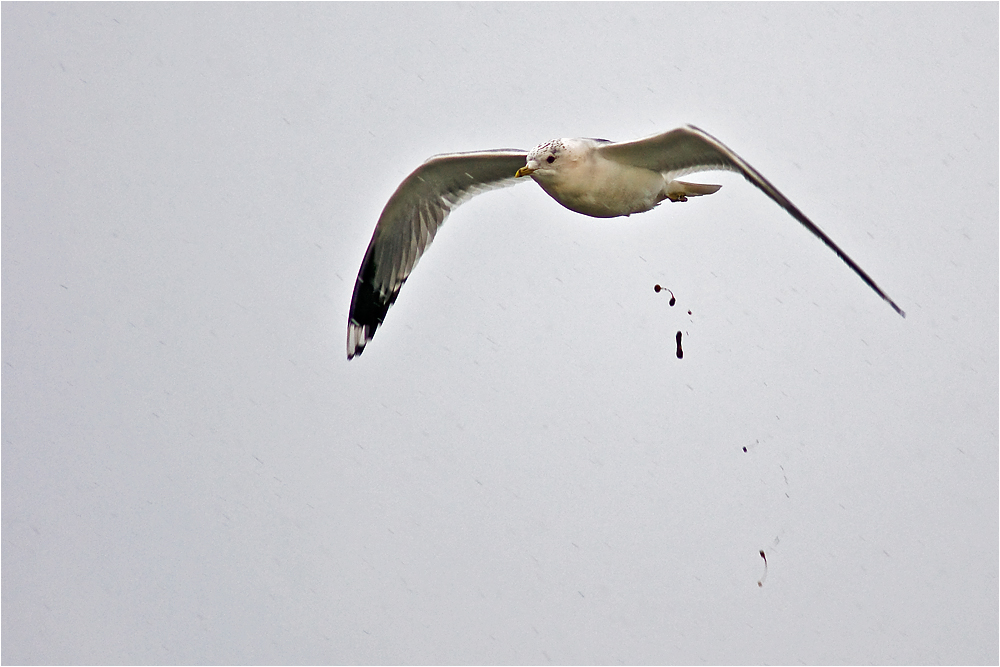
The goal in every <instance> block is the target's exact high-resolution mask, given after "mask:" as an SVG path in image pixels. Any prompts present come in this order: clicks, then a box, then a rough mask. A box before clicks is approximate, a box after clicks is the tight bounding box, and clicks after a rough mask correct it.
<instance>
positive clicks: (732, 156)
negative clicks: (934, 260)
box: [347, 125, 906, 359]
mask: <svg viewBox="0 0 1000 667" xmlns="http://www.w3.org/2000/svg"><path fill="white" fill-rule="evenodd" d="M717 170H724V171H735V172H737V173H739V174H742V175H743V177H744V178H745V179H747V180H748V181H750V182H751V183H752V184H753V185H755V186H757V187H758V188H759V189H760V190H761V191H763V192H764V194H766V195H767V196H768V197H770V198H771V199H773V200H774V201H775V202H777V204H778V205H779V206H781V207H782V208H783V209H785V210H786V211H787V212H788V213H789V214H790V215H791V216H792V217H793V218H795V219H796V220H798V221H799V222H800V223H802V225H804V226H805V228H806V229H808V230H809V231H810V232H812V233H813V234H815V235H816V236H818V237H819V238H820V240H822V241H823V243H825V244H826V245H827V246H828V247H829V248H830V249H831V250H833V251H834V252H835V253H837V256H838V257H840V258H841V259H842V260H844V262H845V263H846V264H847V265H848V266H849V267H851V269H853V270H854V272H855V273H857V274H858V276H860V277H861V279H862V280H863V281H865V283H866V284H867V285H868V286H869V287H871V288H872V289H873V290H875V293H876V294H878V295H879V296H880V297H882V299H884V300H885V301H886V302H888V304H889V305H890V306H892V308H893V309H894V310H895V311H896V312H897V313H899V314H900V315H901V316H903V317H906V313H904V312H903V311H902V309H900V307H899V306H897V305H896V303H895V302H894V301H893V300H892V299H890V298H889V297H888V296H887V295H886V293H885V292H883V291H882V289H881V288H880V287H879V286H878V285H876V284H875V281H874V280H872V279H871V278H870V277H869V276H868V274H867V273H865V272H864V270H863V269H862V268H861V267H860V266H858V265H857V264H856V263H855V262H854V260H852V259H851V258H850V257H848V256H847V253H845V252H844V251H843V250H841V249H840V248H839V247H838V246H837V244H836V243H834V242H833V241H832V240H831V239H830V237H829V236H827V235H826V234H825V233H824V232H823V231H822V230H821V229H820V228H819V227H817V226H816V225H815V224H813V222H812V221H811V220H810V219H809V218H807V217H806V216H805V215H804V214H803V213H802V211H800V210H799V209H798V208H797V207H796V206H795V205H794V204H792V202H790V201H788V199H787V198H786V197H785V196H784V195H783V194H781V193H780V192H778V190H777V188H775V187H774V186H773V185H771V183H770V181H768V180H767V179H766V178H764V177H763V176H761V174H760V172H758V171H757V170H756V169H754V168H753V167H751V166H750V165H749V164H748V163H747V162H746V161H745V160H744V159H743V158H741V157H740V156H739V155H737V154H736V153H734V152H733V151H732V150H730V149H729V148H728V147H727V146H725V145H724V144H723V143H722V142H721V141H719V140H718V139H716V138H715V137H713V136H712V135H710V134H708V133H707V132H705V131H704V130H700V129H698V128H697V127H694V126H693V125H687V126H685V127H681V128H678V129H676V130H671V131H670V132H664V133H663V134H657V135H654V136H651V137H646V138H645V139H638V140H636V141H625V142H612V141H608V140H606V139H553V140H552V141H548V142H546V143H543V144H539V145H538V146H536V147H534V148H532V149H531V150H530V151H527V152H525V151H523V150H517V149H497V150H486V151H475V152H469V153H446V154H443V155H435V156H434V157H431V158H429V159H428V160H427V161H426V162H424V163H423V164H422V165H420V166H419V167H417V169H416V170H415V171H414V172H413V173H412V174H410V175H409V176H407V177H406V178H405V179H404V180H403V182H402V183H400V184H399V187H398V188H396V192H395V193H393V195H392V196H391V197H390V198H389V201H388V202H387V203H386V205H385V208H384V209H383V210H382V215H381V216H379V219H378V224H377V225H375V233H374V234H373V235H372V240H371V243H369V244H368V250H367V252H365V258H364V261H362V262H361V270H360V271H359V272H358V279H357V282H356V283H355V285H354V296H353V297H352V299H351V312H350V315H349V318H348V323H347V358H348V359H352V358H353V357H356V356H357V355H359V354H361V352H362V351H363V350H364V349H365V345H367V344H368V341H370V340H371V339H372V337H373V336H374V335H375V330H376V329H378V327H379V325H381V324H382V322H383V321H384V320H385V315H386V312H387V311H388V310H389V306H391V305H392V304H393V303H394V302H395V301H396V297H397V296H398V295H399V290H400V288H401V287H402V286H403V283H404V282H406V279H407V277H409V275H410V272H411V271H413V267H414V266H415V265H416V263H417V260H419V259H420V256H421V255H422V254H423V253H424V251H425V250H427V247H428V246H429V245H430V244H431V241H432V240H433V239H434V235H435V234H436V233H437V230H438V228H440V227H441V224H442V223H443V222H444V220H445V218H447V217H448V214H449V213H451V211H452V210H453V209H455V207H457V206H458V205H459V204H462V203H463V202H465V201H467V200H468V199H470V198H471V197H473V196H475V195H477V194H479V193H481V192H485V191H487V190H492V189H495V188H501V187H506V186H509V185H513V184H515V183H517V182H518V181H519V180H526V179H524V177H526V176H530V177H531V178H532V179H533V180H534V181H535V182H536V183H538V185H540V186H541V188H542V189H543V190H544V191H545V192H546V193H548V194H549V196H551V197H552V198H553V199H555V200H556V201H557V202H559V203H560V204H562V205H563V206H565V207H566V208H568V209H570V210H571V211H576V212H577V213H582V214H584V215H589V216H592V217H595V218H614V217H618V216H623V215H624V216H628V215H631V214H633V213H642V212H644V211H649V210H651V209H652V208H654V207H655V206H657V205H658V204H659V203H660V202H662V201H664V200H665V199H669V200H670V201H673V202H683V201H687V200H688V197H700V196H703V195H710V194H712V193H714V192H717V191H718V190H719V188H721V187H722V186H721V185H702V184H698V183H687V182H685V181H680V180H677V179H678V178H679V177H681V176H684V175H685V174H690V173H693V172H699V171H717Z"/></svg>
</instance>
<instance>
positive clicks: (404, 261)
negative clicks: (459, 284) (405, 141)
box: [347, 149, 527, 359]
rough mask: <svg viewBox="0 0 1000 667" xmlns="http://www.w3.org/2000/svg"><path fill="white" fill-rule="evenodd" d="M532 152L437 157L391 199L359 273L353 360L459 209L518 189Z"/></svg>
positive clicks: (350, 348) (352, 319) (351, 334)
mask: <svg viewBox="0 0 1000 667" xmlns="http://www.w3.org/2000/svg"><path fill="white" fill-rule="evenodd" d="M526 158H527V152H526V151H523V150H518V149H499V150H490V151H477V152H472V153H448V154H445V155H435V156H434V157H432V158H430V159H428V160H427V161H426V162H424V163H423V164H422V165H420V166H419V167H417V169H416V170H415V171H414V172H413V173H412V174H410V175H409V176H407V177H406V178H405V179H404V180H403V182H402V183H400V184H399V187H398V188H396V192H394V193H393V195H392V196H391V197H390V198H389V201H388V202H387V203H386V205H385V208H384V209H382V215H381V216H379V219H378V224H377V225H376V226H375V233H374V234H373V235H372V240H371V242H370V243H369V245H368V250H367V252H366V253H365V258H364V261H363V262H362V263H361V269H360V271H359V272H358V279H357V282H356V283H355V286H354V296H353V297H352V299H351V311H350V316H349V319H348V324H347V357H348V359H350V358H352V357H354V356H356V355H358V354H361V351H362V350H363V349H364V347H365V345H366V344H367V342H368V341H369V340H371V339H372V337H373V336H374V335H375V330H376V329H377V328H378V326H379V325H380V324H381V323H382V320H383V319H384V318H385V313H386V311H387V310H388V309H389V306H391V305H392V304H393V302H395V300H396V296H397V295H398V294H399V290H400V288H401V287H402V286H403V283H404V282H406V279H407V277H409V275H410V272H411V271H413V267H414V266H416V264H417V261H418V260H419V259H420V256H421V255H422V254H423V253H424V251H426V250H427V247H428V246H429V245H430V244H431V241H433V240H434V235H435V234H436V233H437V230H438V229H439V228H440V227H441V225H442V224H443V223H444V221H445V218H447V217H448V214H449V213H451V211H452V210H453V209H455V208H456V207H457V206H459V205H460V204H462V203H463V202H465V201H468V200H469V199H470V198H472V197H474V196H475V195H477V194H480V193H481V192H485V191H487V190H493V189H495V188H502V187H506V186H509V185H513V184H514V183H516V181H515V179H514V174H515V173H516V172H517V170H518V168H520V167H523V166H524V164H525V160H526Z"/></svg>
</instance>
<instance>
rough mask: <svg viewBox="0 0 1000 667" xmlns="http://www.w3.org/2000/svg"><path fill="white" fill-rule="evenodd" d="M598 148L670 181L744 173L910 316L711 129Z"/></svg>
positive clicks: (683, 129)
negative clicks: (722, 172) (699, 175)
mask: <svg viewBox="0 0 1000 667" xmlns="http://www.w3.org/2000/svg"><path fill="white" fill-rule="evenodd" d="M596 150H597V151H598V152H599V154H600V155H602V156H603V157H605V158H607V159H609V160H613V161H615V162H619V163H621V164H628V165H633V166H637V167H645V168H646V169H651V170H653V171H658V172H660V173H662V174H663V175H664V177H665V178H666V179H667V181H668V182H669V181H671V180H673V179H675V178H677V177H679V176H683V175H684V174H690V173H693V172H697V171H711V170H718V169H722V170H726V171H735V172H738V173H740V174H742V175H743V178H745V179H747V180H748V181H750V182H751V183H753V184H754V185H755V186H757V187H758V188H760V190H761V191H763V192H764V194H766V195H767V196H768V197H770V198H771V199H773V200H774V201H775V202H776V203H777V204H778V205H779V206H781V207H782V208H783V209H785V210H786V211H787V212H788V213H789V214H790V215H791V216H792V217H793V218H795V219H796V220H798V221H799V222H800V223H802V225H803V226H804V227H805V228H806V229H808V230H809V231H810V232H812V233H813V234H815V235H816V236H817V237H818V238H819V239H820V240H821V241H823V243H825V244H826V245H827V247H829V248H830V249H831V250H833V252H835V253H836V254H837V256H838V257H840V259H842V260H843V261H844V263H846V264H847V265H848V266H849V267H851V269H853V270H854V272H855V273H856V274H858V276H860V277H861V279H862V280H863V281H864V282H865V284H866V285H868V286H869V287H871V288H872V289H873V290H875V293H876V294H878V295H879V296H880V297H882V299H883V300H885V301H886V302H887V303H888V304H889V305H890V306H892V308H893V310H895V311H896V312H897V313H899V314H900V315H902V316H903V317H906V313H904V312H903V310H902V309H901V308H900V307H899V306H897V305H896V302H895V301H893V300H892V299H890V298H889V297H888V296H887V295H886V293H885V292H883V291H882V288H881V287H879V286H878V285H876V284H875V281H874V280H872V279H871V277H870V276H869V275H868V274H867V273H865V272H864V270H863V269H862V268H861V267H860V266H858V265H857V264H856V263H855V262H854V260H853V259H851V258H850V257H849V256H848V255H847V253H845V252H844V251H843V250H841V249H840V247H839V246H838V245H837V244H836V243H834V242H833V240H832V239H831V238H830V237H829V236H827V235H826V234H825V233H824V232H823V230H821V229H820V228H819V227H817V226H816V225H815V224H814V223H813V221H812V220H810V219H809V218H807V217H806V216H805V214H803V213H802V211H800V210H799V209H798V207H796V206H795V205H794V204H793V203H792V202H790V201H789V200H788V198H787V197H785V195H783V194H781V193H780V192H778V189H777V188H776V187H774V186H773V185H771V182H770V181H768V180H767V179H766V178H764V177H763V176H762V175H761V173H760V172H759V171H757V170H756V169H754V168H753V167H751V166H750V164H749V163H748V162H747V161H746V160H744V159H743V158H741V157H740V156H739V155H737V154H736V153H734V152H733V151H732V150H731V149H730V148H729V147H727V146H726V145H725V144H723V143H722V142H721V141H719V140H718V139H716V138H715V137H713V136H712V135H710V134H709V133H708V132H705V131H704V130H700V129H698V128H697V127H695V126H693V125H688V126H686V127H681V128H678V129H676V130H671V131H670V132H664V133H663V134H658V135H655V136H652V137H647V138H645V139H639V140H636V141H624V142H621V143H612V144H607V145H604V146H599V147H597V149H596Z"/></svg>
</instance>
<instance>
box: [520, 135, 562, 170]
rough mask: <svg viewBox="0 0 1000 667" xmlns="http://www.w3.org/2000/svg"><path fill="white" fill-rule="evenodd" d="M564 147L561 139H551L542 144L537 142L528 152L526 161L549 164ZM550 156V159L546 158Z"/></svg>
mask: <svg viewBox="0 0 1000 667" xmlns="http://www.w3.org/2000/svg"><path fill="white" fill-rule="evenodd" d="M565 148H566V146H565V145H563V141H562V139H553V140H552V141H546V142H545V143H544V144H538V145H537V146H535V147H534V148H532V149H531V151H529V152H528V162H529V163H530V162H532V161H534V162H548V163H550V164H551V163H552V162H554V161H555V158H557V157H559V154H560V153H561V152H563V150H565ZM550 157H551V158H552V160H549V159H548V158H550Z"/></svg>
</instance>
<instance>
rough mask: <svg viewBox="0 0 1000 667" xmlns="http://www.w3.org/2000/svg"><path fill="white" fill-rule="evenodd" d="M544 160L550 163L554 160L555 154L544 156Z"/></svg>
mask: <svg viewBox="0 0 1000 667" xmlns="http://www.w3.org/2000/svg"><path fill="white" fill-rule="evenodd" d="M545 161H546V162H548V163H549V164H552V163H553V162H555V161H556V156H555V155H550V156H548V157H547V158H545Z"/></svg>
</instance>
